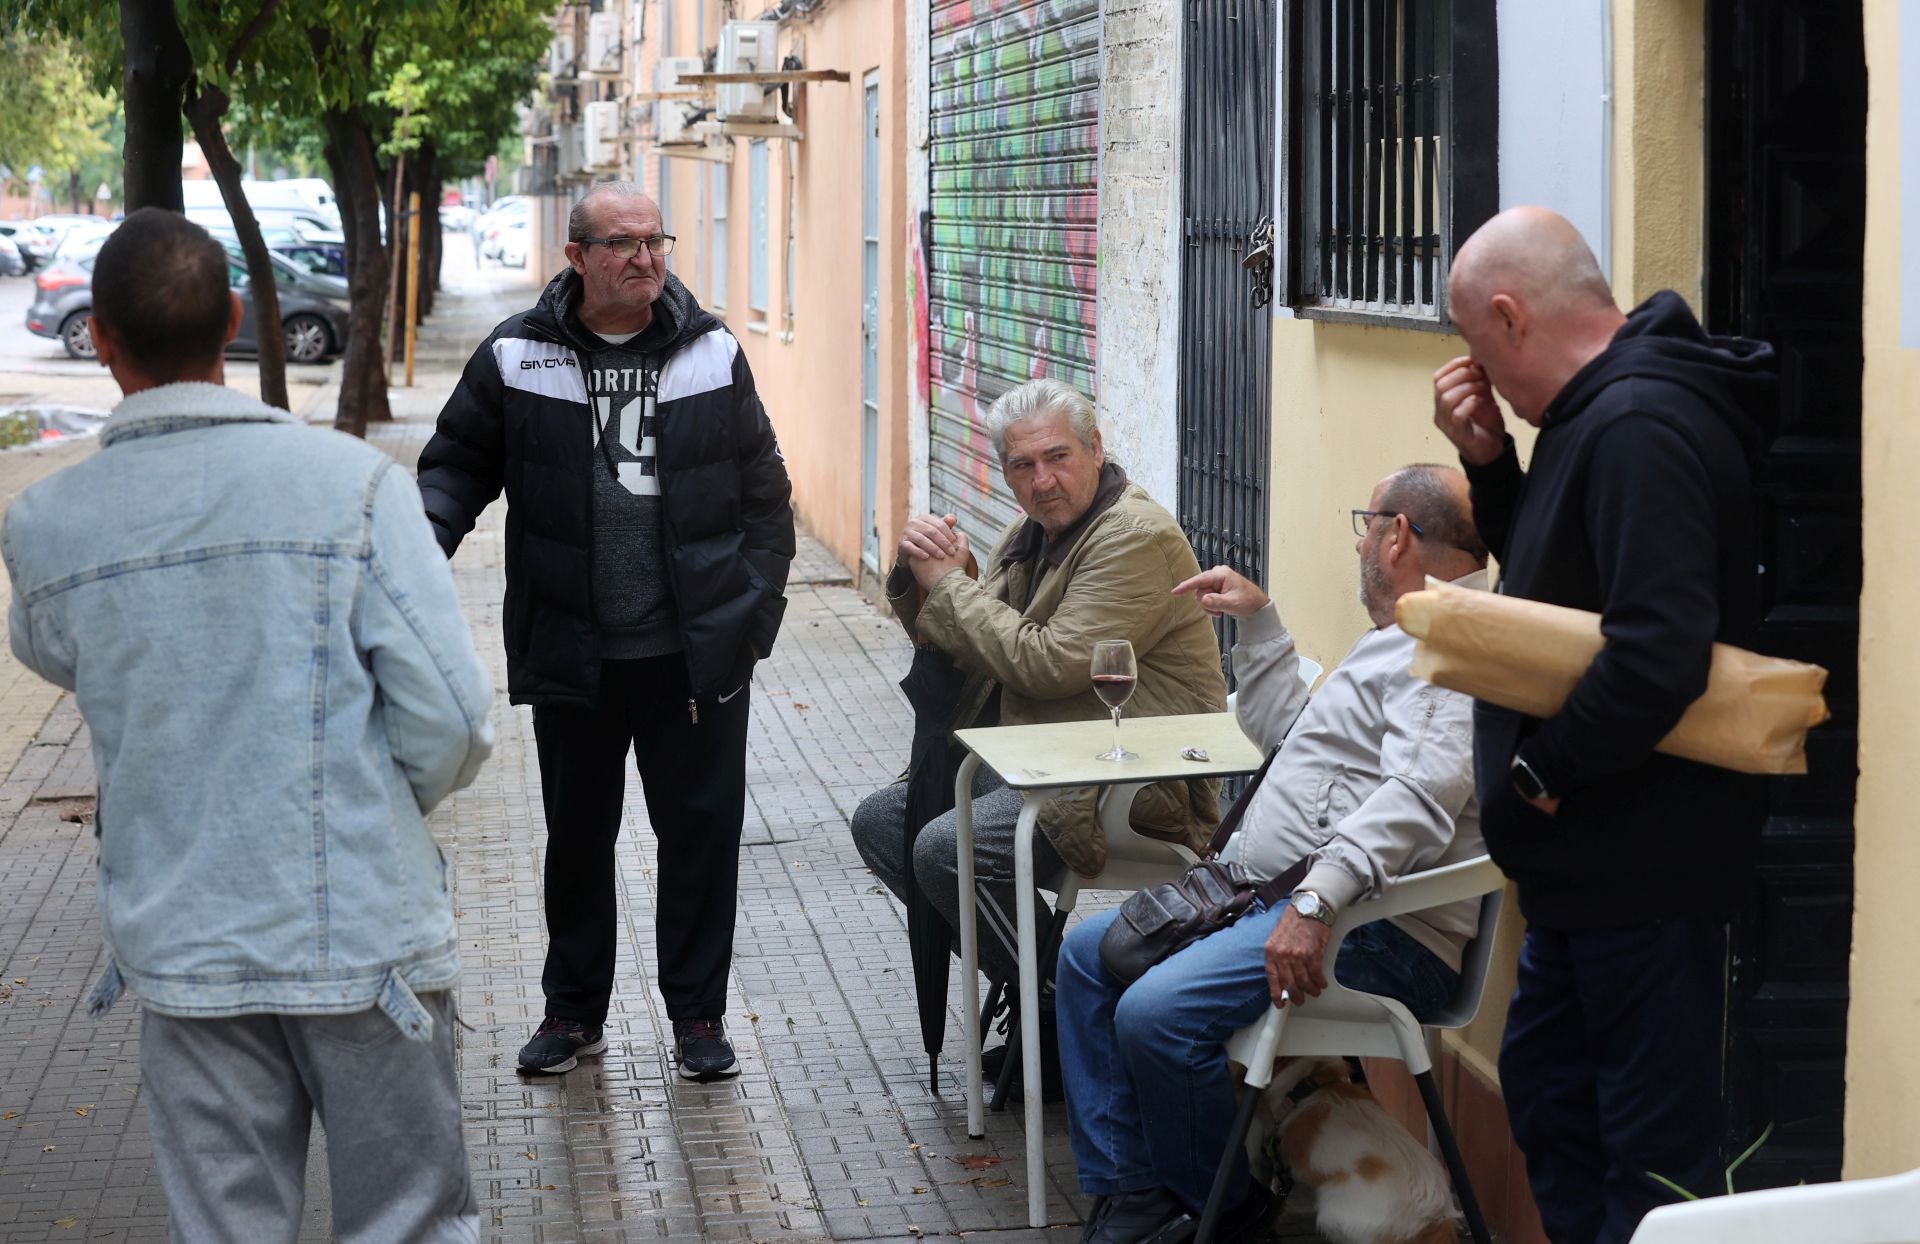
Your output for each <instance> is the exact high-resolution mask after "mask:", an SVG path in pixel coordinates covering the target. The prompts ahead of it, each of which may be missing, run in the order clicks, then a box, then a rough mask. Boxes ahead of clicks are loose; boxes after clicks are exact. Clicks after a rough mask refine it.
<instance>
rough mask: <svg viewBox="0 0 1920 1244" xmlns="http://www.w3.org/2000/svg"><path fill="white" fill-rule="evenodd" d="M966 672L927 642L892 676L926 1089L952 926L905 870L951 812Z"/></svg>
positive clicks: (941, 1031)
mask: <svg viewBox="0 0 1920 1244" xmlns="http://www.w3.org/2000/svg"><path fill="white" fill-rule="evenodd" d="M965 681H966V675H965V673H964V672H962V671H961V669H960V667H959V666H957V665H955V664H954V663H953V659H952V658H951V657H949V656H947V654H946V653H944V652H941V651H940V650H939V649H938V648H935V647H933V646H931V645H927V644H922V645H920V646H918V647H916V648H915V649H914V652H913V665H912V666H911V667H909V668H908V670H907V676H906V677H905V678H903V679H901V680H900V690H902V691H904V692H906V695H907V703H909V704H911V705H913V751H912V753H911V758H910V759H909V761H908V765H907V826H906V835H907V851H906V860H907V867H906V888H907V893H906V900H907V945H908V946H909V947H910V948H911V949H912V952H913V991H914V999H915V1001H916V1003H917V1004H918V1005H919V1008H920V1039H921V1041H922V1042H923V1043H924V1045H925V1046H926V1051H927V1066H928V1086H929V1087H930V1088H931V1089H932V1090H933V1092H934V1093H936V1094H938V1093H939V1092H940V1047H941V1046H942V1045H943V1044H944V1043H945V1040H946V1034H947V981H948V979H949V978H950V976H951V973H952V970H953V958H952V952H953V931H952V930H951V929H949V928H948V927H947V921H946V917H944V916H942V915H941V914H940V909H939V908H938V907H935V906H934V905H933V902H932V900H931V899H929V898H928V897H927V896H926V895H924V894H922V893H921V892H920V886H919V882H918V881H917V880H916V879H915V878H914V872H913V843H914V839H916V838H918V837H919V836H920V831H921V829H922V828H924V827H925V826H926V824H927V822H928V821H931V820H933V819H934V818H935V817H937V816H941V815H944V814H945V813H947V812H950V811H952V809H953V781H954V777H955V775H956V774H957V773H958V772H959V769H960V761H961V757H962V753H961V750H960V748H959V747H958V746H956V745H955V744H954V742H953V739H952V731H953V717H954V713H955V711H956V710H957V709H958V707H959V700H960V687H961V684H962V683H964V682H965Z"/></svg>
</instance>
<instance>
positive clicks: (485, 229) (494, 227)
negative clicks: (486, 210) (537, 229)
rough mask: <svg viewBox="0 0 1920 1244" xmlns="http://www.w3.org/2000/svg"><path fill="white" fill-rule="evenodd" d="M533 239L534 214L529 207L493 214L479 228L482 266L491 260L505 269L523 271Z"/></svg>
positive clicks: (509, 209)
mask: <svg viewBox="0 0 1920 1244" xmlns="http://www.w3.org/2000/svg"><path fill="white" fill-rule="evenodd" d="M532 236H533V214H532V211H531V210H530V209H529V208H528V207H526V206H524V205H523V206H521V207H519V208H508V209H506V210H505V211H501V212H496V213H494V214H493V215H492V216H491V217H489V218H488V219H487V222H486V224H485V225H484V226H482V228H481V234H480V239H479V252H478V253H479V256H480V260H481V262H483V263H484V262H485V261H487V260H489V259H491V260H494V261H496V262H498V263H499V264H501V265H502V266H505V267H510V268H524V267H526V266H527V248H528V247H529V245H531V242H530V239H531V238H532Z"/></svg>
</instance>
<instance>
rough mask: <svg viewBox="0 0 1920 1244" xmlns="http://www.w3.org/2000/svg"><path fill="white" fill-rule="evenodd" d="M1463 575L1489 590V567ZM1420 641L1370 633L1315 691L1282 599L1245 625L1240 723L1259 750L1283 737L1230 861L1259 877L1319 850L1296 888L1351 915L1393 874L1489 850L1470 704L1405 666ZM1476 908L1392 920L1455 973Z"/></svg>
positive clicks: (1390, 632)
mask: <svg viewBox="0 0 1920 1244" xmlns="http://www.w3.org/2000/svg"><path fill="white" fill-rule="evenodd" d="M1455 584H1456V585H1457V586H1460V587H1467V588H1474V589H1477V590H1481V591H1484V590H1485V589H1486V586H1487V575H1486V572H1485V571H1477V572H1475V573H1473V574H1470V575H1468V576H1466V577H1465V578H1462V579H1457V580H1455ZM1413 642H1414V641H1413V637H1412V636H1411V635H1408V634H1407V633H1406V632H1405V631H1402V630H1401V629H1400V628H1399V627H1397V626H1388V627H1382V628H1380V629H1378V630H1372V631H1368V632H1367V633H1366V634H1365V635H1362V636H1361V637H1360V639H1359V640H1358V642H1356V643H1355V644H1354V645H1353V648H1352V650H1351V651H1349V652H1348V653H1347V657H1346V660H1344V661H1342V662H1341V663H1340V665H1339V667H1338V668H1336V669H1335V670H1334V671H1333V673H1331V674H1329V675H1327V678H1326V681H1325V682H1324V683H1322V684H1321V687H1320V689H1319V691H1317V692H1315V693H1314V695H1313V698H1312V699H1311V700H1309V699H1307V694H1306V689H1305V688H1304V687H1302V686H1301V685H1300V677H1299V656H1298V654H1297V653H1296V652H1295V650H1294V646H1293V636H1291V635H1289V634H1288V633H1287V628H1286V627H1285V626H1284V625H1282V624H1281V621H1280V615H1279V612H1278V611H1277V610H1276V609H1275V607H1274V606H1273V605H1268V606H1267V607H1266V608H1265V609H1262V610H1261V611H1260V612H1259V613H1256V614H1254V615H1253V616H1252V617H1250V618H1247V619H1246V620H1244V621H1243V622H1242V623H1241V624H1240V640H1239V642H1238V643H1237V644H1235V645H1234V648H1233V672H1234V675H1235V676H1236V677H1237V678H1238V679H1239V695H1238V697H1237V700H1236V713H1237V715H1238V717H1239V720H1240V728H1241V729H1242V730H1244V731H1245V732H1246V734H1247V737H1249V738H1251V739H1252V740H1253V741H1254V742H1255V743H1257V744H1259V745H1260V747H1261V748H1262V749H1269V748H1272V747H1274V746H1276V745H1280V744H1281V743H1282V741H1283V740H1284V746H1281V747H1280V755H1279V756H1278V757H1277V758H1276V759H1275V760H1274V762H1273V767H1272V768H1271V769H1269V770H1268V771H1267V776H1266V779H1265V780H1264V781H1262V782H1261V784H1260V788H1259V789H1258V790H1256V791H1255V792H1254V795H1253V802H1252V803H1251V804H1250V805H1249V806H1248V808H1247V815H1246V819H1245V820H1244V821H1243V822H1242V823H1241V827H1240V831H1239V832H1238V833H1237V834H1235V835H1234V837H1233V840H1232V841H1231V842H1230V843H1228V844H1227V848H1226V850H1225V851H1224V852H1223V853H1222V855H1223V857H1224V858H1226V859H1228V860H1235V861H1238V862H1239V864H1240V865H1241V867H1243V868H1245V869H1246V870H1247V872H1248V874H1249V875H1250V876H1252V877H1253V878H1255V879H1256V880H1260V881H1264V880H1266V879H1267V878H1269V877H1273V876H1276V875H1278V874H1279V873H1282V872H1284V871H1286V870H1287V869H1288V868H1290V867H1292V866H1293V865H1294V864H1295V863H1297V862H1299V861H1300V860H1301V859H1303V858H1309V857H1310V858H1311V859H1312V864H1311V866H1310V869H1309V871H1308V873H1307V876H1306V879H1305V880H1303V881H1302V882H1301V883H1300V888H1301V889H1303V890H1312V891H1313V892H1314V893H1315V894H1318V895H1319V896H1320V897H1321V898H1323V899H1325V900H1326V901H1327V902H1328V903H1330V904H1332V905H1333V907H1334V909H1335V910H1342V909H1344V908H1346V907H1347V906H1349V905H1351V904H1353V903H1355V902H1358V901H1359V900H1361V899H1364V898H1368V897H1371V896H1372V895H1375V894H1378V893H1379V892H1380V890H1381V889H1382V888H1383V887H1384V886H1385V885H1386V884H1387V883H1388V882H1389V881H1392V880H1393V879H1394V878H1396V877H1403V876H1406V875H1408V874H1411V873H1416V872H1425V871H1426V870H1428V869H1431V868H1437V867H1439V866H1441V865H1442V864H1451V863H1454V862H1456V861H1458V860H1464V859H1471V858H1473V857H1474V856H1477V855H1480V854H1483V853H1484V852H1485V850H1486V848H1485V847H1484V846H1482V845H1481V841H1480V806H1479V803H1478V802H1477V800H1476V799H1475V797H1474V790H1473V700H1472V699H1471V698H1469V697H1467V696H1464V695H1461V694H1459V693H1458V692H1454V691H1446V690H1443V689H1442V688H1439V687H1436V686H1434V685H1433V684H1432V683H1429V682H1426V681H1424V680H1422V679H1418V678H1415V677H1414V676H1413V675H1412V674H1409V673H1408V672H1407V665H1408V663H1409V662H1410V661H1411V660H1412V658H1413ZM1303 704H1304V706H1305V708H1304V711H1302V705H1303ZM1479 912H1480V904H1479V902H1478V901H1477V900H1463V901H1461V902H1458V903H1451V904H1448V905H1447V906H1445V907H1436V908H1433V909H1431V910H1428V911H1423V912H1419V913H1416V914H1413V915H1408V916H1400V917H1396V918H1395V919H1394V921H1393V923H1394V924H1395V925H1397V926H1399V927H1400V928H1401V929H1403V930H1404V931H1405V932H1406V933H1407V934H1409V935H1410V936H1412V937H1413V938H1415V939H1416V940H1418V941H1419V942H1420V944H1421V945H1423V946H1425V947H1426V948H1427V949H1429V950H1431V951H1433V953H1434V954H1436V955H1438V956H1440V958H1441V959H1442V960H1444V961H1445V962H1446V963H1447V965H1448V966H1449V967H1452V968H1453V969H1455V970H1456V971H1457V970H1459V967H1460V951H1461V949H1462V947H1464V946H1465V945H1466V943H1467V941H1468V940H1469V939H1470V938H1472V937H1473V934H1474V930H1475V928H1476V926H1477V925H1478V923H1479Z"/></svg>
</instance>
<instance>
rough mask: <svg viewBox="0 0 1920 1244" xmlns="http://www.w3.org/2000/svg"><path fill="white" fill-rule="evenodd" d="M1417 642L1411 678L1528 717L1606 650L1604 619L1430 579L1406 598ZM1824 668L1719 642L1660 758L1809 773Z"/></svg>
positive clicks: (1569, 688) (1823, 709) (1560, 697)
mask: <svg viewBox="0 0 1920 1244" xmlns="http://www.w3.org/2000/svg"><path fill="white" fill-rule="evenodd" d="M1394 614H1395V618H1396V620H1397V621H1398V622H1399V623H1400V629H1401V630H1404V631H1405V632H1407V634H1409V635H1412V636H1413V637H1414V638H1415V639H1416V640H1418V641H1419V642H1418V643H1417V644H1415V645H1414V650H1413V666H1412V670H1413V674H1414V676H1415V677H1418V678H1424V679H1426V680H1427V681H1428V682H1431V683H1434V684H1435V685H1437V686H1441V687H1446V688H1448V689H1450V690H1453V691H1461V692H1465V693H1466V694H1468V695H1471V696H1473V697H1475V698H1477V699H1481V700H1485V701H1487V702H1488V703H1489V704H1498V705H1500V706H1501V707H1503V708H1510V709H1514V710H1516V711H1518V712H1522V713H1526V714H1527V715H1529V716H1532V717H1551V716H1553V715H1554V714H1555V713H1557V712H1559V711H1560V706H1561V705H1562V704H1564V703H1565V702H1566V699H1567V696H1569V695H1571V694H1572V693H1573V688H1574V684H1575V683H1577V682H1579V681H1580V676H1581V675H1582V674H1584V673H1585V672H1586V669H1587V666H1588V665H1589V664H1591V663H1592V661H1593V658H1594V657H1595V656H1596V655H1598V654H1599V652H1600V647H1601V643H1602V640H1601V635H1600V615H1599V614H1597V613H1588V612H1586V611H1585V610H1581V609H1566V608H1563V607H1561V606H1559V605H1547V604H1542V603H1541V602H1539V601H1535V600H1516V599H1514V598H1513V597H1510V596H1500V595H1496V594H1495V593H1492V592H1476V591H1472V590H1469V589H1467V588H1460V587H1454V586H1452V585H1451V584H1447V583H1442V582H1440V581H1439V580H1437V579H1428V580H1427V590H1426V591H1424V592H1409V593H1408V594H1407V595H1405V596H1402V597H1401V598H1400V602H1399V604H1398V605H1396V606H1395V609H1394ZM1826 682H1827V671H1826V670H1824V669H1822V668H1821V667H1820V666H1818V665H1809V664H1807V663H1806V662H1804V661H1786V660H1782V659H1780V658H1778V657H1763V656H1761V655H1760V654H1759V653H1756V652H1748V651H1747V650H1746V649H1744V648H1734V647H1731V646H1729V645H1727V644H1715V645H1714V646H1713V664H1712V666H1711V668H1710V669H1709V671H1708V674H1707V689H1706V692H1705V693H1704V694H1702V695H1701V697H1700V698H1699V699H1697V700H1695V701H1694V702H1693V704H1692V706H1691V707H1689V708H1688V709H1687V711H1686V714H1685V715H1684V716H1683V717H1681V718H1680V724H1679V725H1677V726H1675V727H1674V728H1673V733H1671V734H1669V735H1667V737H1666V738H1664V739H1662V740H1660V743H1659V746H1658V748H1657V750H1659V751H1663V752H1666V753H1668V754H1669V755H1673V756H1682V757H1685V758H1686V759H1688V760H1697V761H1700V762H1702V763H1704V764H1710V765H1717V766H1719V767H1720V768H1723V769H1733V770H1736V771H1738V772H1741V773H1805V772H1806V771H1807V751H1806V745H1807V731H1808V730H1809V729H1811V728H1812V727H1814V726H1817V725H1819V724H1820V723H1821V722H1823V721H1825V720H1826V719H1827V704H1826V701H1825V700H1824V699H1823V698H1822V697H1821V694H1820V690H1821V688H1822V687H1824V686H1825V685H1826Z"/></svg>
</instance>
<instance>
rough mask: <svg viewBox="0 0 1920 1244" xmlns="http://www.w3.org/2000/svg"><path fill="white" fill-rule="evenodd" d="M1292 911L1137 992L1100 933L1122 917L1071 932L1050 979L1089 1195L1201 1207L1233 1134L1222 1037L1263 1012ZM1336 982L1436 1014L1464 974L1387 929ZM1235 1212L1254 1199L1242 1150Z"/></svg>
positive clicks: (1205, 949) (1359, 940)
mask: <svg viewBox="0 0 1920 1244" xmlns="http://www.w3.org/2000/svg"><path fill="white" fill-rule="evenodd" d="M1285 910H1286V904H1285V903H1280V904H1278V905H1276V906H1274V907H1271V908H1268V907H1263V906H1258V905H1256V906H1255V907H1254V909H1253V910H1252V911H1250V912H1248V913H1247V914H1246V915H1245V916H1242V917H1241V918H1240V919H1239V920H1238V921H1236V922H1234V923H1233V924H1231V925H1229V926H1228V927H1226V928H1224V929H1221V930H1220V931H1219V932H1217V933H1214V934H1213V935H1212V936H1210V937H1205V938H1202V939H1201V940H1200V941H1197V942H1195V943H1194V944H1193V945H1191V946H1189V947H1187V948H1186V949H1185V950H1182V951H1181V952H1180V953H1179V954H1176V955H1173V956H1171V957H1169V958H1168V959H1166V960H1164V961H1163V962H1161V963H1158V964H1156V965H1154V966H1153V967H1152V968H1150V969H1149V970H1148V971H1147V974H1146V975H1145V976H1142V977H1141V978H1140V979H1139V980H1137V981H1135V982H1134V983H1133V984H1132V986H1130V987H1129V986H1124V985H1122V984H1120V982H1118V981H1116V980H1115V979H1114V978H1113V977H1111V976H1109V975H1108V974H1107V970H1106V968H1105V966H1104V965H1103V964H1101V962H1100V939H1101V937H1102V936H1104V935H1105V934H1106V931H1107V926H1108V925H1110V924H1112V923H1113V921H1114V919H1115V918H1116V917H1117V916H1118V915H1119V913H1118V912H1117V911H1109V912H1105V913H1103V914H1101V915H1098V916H1095V917H1092V918H1091V919H1089V920H1087V921H1085V922H1083V923H1082V924H1080V925H1079V926H1078V927H1076V928H1075V929H1074V930H1073V931H1072V932H1071V933H1069V934H1068V935H1067V937H1066V940H1065V942H1064V943H1063V944H1062V946H1061V948H1060V962H1059V966H1058V968H1057V969H1056V970H1055V973H1054V985H1055V989H1056V990H1057V995H1056V1007H1055V1010H1056V1013H1057V1017H1058V1021H1059V1033H1060V1069H1061V1076H1062V1079H1063V1080H1064V1081H1065V1083H1066V1089H1067V1113H1068V1117H1069V1118H1070V1119H1071V1120H1072V1128H1073V1157H1074V1161H1075V1163H1076V1164H1077V1165H1078V1166H1079V1169H1080V1188H1081V1190H1082V1191H1083V1192H1085V1193H1087V1194H1088V1195H1089V1196H1112V1195H1115V1194H1117V1193H1121V1192H1137V1191H1141V1190H1144V1189H1147V1188H1154V1187H1162V1188H1166V1189H1168V1190H1170V1191H1171V1192H1172V1193H1173V1194H1174V1195H1175V1196H1177V1197H1179V1198H1180V1200H1181V1201H1183V1202H1184V1203H1185V1204H1186V1205H1187V1207H1188V1208H1189V1209H1191V1210H1193V1211H1194V1212H1195V1213H1198V1212H1199V1211H1200V1209H1201V1208H1202V1207H1203V1206H1204V1205H1205V1204H1206V1200H1207V1194H1208V1192H1210V1191H1211V1190H1212V1187H1213V1175H1214V1170H1215V1169H1216V1168H1217V1167H1218V1166H1219V1163H1220V1151H1221V1146H1222V1145H1223V1144H1224V1143H1225V1142H1226V1137H1227V1134H1228V1133H1229V1132H1230V1131H1231V1130H1232V1128H1233V1115H1234V1097H1233V1085H1232V1083H1231V1081H1229V1079H1228V1078H1227V1051H1226V1040H1227V1038H1228V1037H1230V1036H1232V1035H1233V1034H1234V1033H1235V1032H1237V1031H1239V1030H1240V1029H1242V1028H1245V1027H1246V1026H1247V1025H1248V1024H1251V1023H1252V1022H1253V1021H1254V1020H1256V1019H1258V1018H1260V1016H1261V1015H1263V1014H1265V1013H1266V1010H1267V1008H1268V1007H1269V1006H1271V1005H1272V1001H1273V1000H1272V998H1271V997H1269V995H1268V993H1267V968H1266V944H1267V937H1268V935H1269V934H1271V933H1272V932H1273V926H1274V925H1275V924H1277V923H1278V922H1279V920H1280V913H1281V912H1283V911H1285ZM1334 975H1335V976H1336V977H1337V978H1338V979H1339V981H1340V983H1341V984H1343V985H1345V986H1347V987H1348V988H1350V989H1358V990H1364V991H1365V992H1367V993H1377V994H1383V995H1385V996H1386V997H1389V998H1394V999H1397V1000H1399V1001H1400V1002H1403V1003H1405V1004H1406V1005H1407V1007H1408V1009H1409V1010H1411V1011H1412V1012H1413V1013H1414V1015H1415V1016H1420V1015H1423V1014H1429V1013H1431V1012H1433V1011H1435V1010H1437V1009H1439V1008H1440V1007H1442V1006H1445V1005H1446V1004H1447V1003H1448V1002H1449V1001H1451V1000H1452V998H1453V992H1454V988H1455V986H1456V985H1457V984H1458V982H1459V979H1460V978H1459V974H1458V973H1456V972H1454V971H1453V970H1452V969H1451V968H1449V967H1447V965H1446V964H1445V963H1443V962H1441V961H1440V959H1439V957H1438V956H1436V955H1435V954H1434V953H1433V952H1432V951H1430V950H1428V949H1427V948H1426V947H1424V946H1422V945H1421V944H1420V943H1419V942H1417V941H1415V940H1414V939H1413V938H1411V937H1409V936H1408V935H1407V934H1405V933H1402V932H1401V931H1400V930H1399V929H1396V928H1394V927H1393V926H1392V925H1391V924H1388V923H1386V922H1385V921H1379V922H1376V923H1373V924H1366V925H1362V926H1360V927H1359V928H1357V929H1355V930H1354V931H1353V932H1352V933H1351V934H1349V935H1348V936H1347V939H1346V941H1345V942H1343V943H1341V946H1340V956H1339V958H1338V960H1337V961H1336V963H1335V968H1334ZM1234 1157H1235V1162H1236V1164H1237V1166H1238V1170H1237V1171H1236V1172H1235V1174H1234V1177H1233V1183H1232V1185H1231V1186H1230V1187H1229V1188H1228V1199H1227V1204H1228V1205H1229V1206H1231V1205H1233V1204H1235V1203H1236V1202H1237V1201H1238V1200H1239V1199H1240V1197H1242V1196H1244V1195H1245V1193H1246V1182H1247V1167H1246V1156H1245V1154H1244V1153H1237V1154H1235V1155H1234Z"/></svg>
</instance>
